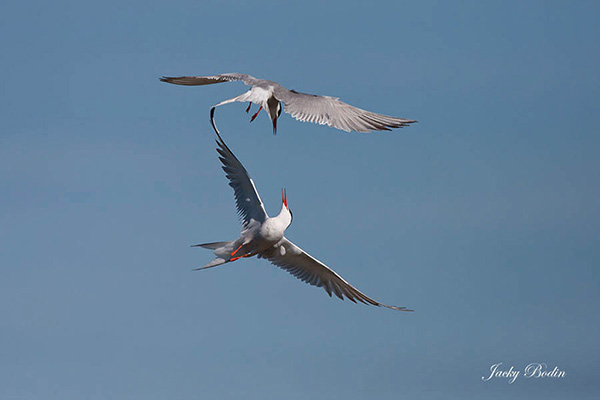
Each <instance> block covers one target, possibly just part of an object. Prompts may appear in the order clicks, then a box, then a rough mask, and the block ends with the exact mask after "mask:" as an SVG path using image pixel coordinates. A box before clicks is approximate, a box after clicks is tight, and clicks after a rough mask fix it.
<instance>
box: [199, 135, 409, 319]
mask: <svg viewBox="0 0 600 400" xmlns="http://www.w3.org/2000/svg"><path fill="white" fill-rule="evenodd" d="M212 125H213V128H214V130H215V132H216V134H217V137H218V140H217V141H216V142H217V145H218V148H217V152H218V153H219V159H220V160H221V163H223V170H224V171H225V175H226V176H227V178H228V179H229V186H231V187H232V188H233V191H234V194H235V201H236V206H237V210H238V213H239V215H240V217H241V219H242V225H243V226H242V232H241V235H240V237H239V238H238V239H237V240H235V241H232V242H214V243H203V244H198V245H195V246H194V247H203V248H205V249H210V250H213V252H214V254H215V256H216V258H215V259H214V260H213V261H211V262H209V263H208V264H206V265H205V266H204V267H201V268H197V269H196V270H202V269H206V268H212V267H216V266H218V265H222V264H225V263H229V262H233V261H236V260H239V259H240V258H244V257H252V256H258V258H265V259H267V260H269V261H270V262H272V263H273V264H275V265H276V266H278V267H280V268H282V269H284V270H286V271H288V272H289V273H290V274H292V275H294V276H295V277H296V278H298V279H300V280H302V281H304V282H306V283H309V284H311V285H314V286H318V287H322V288H323V289H325V291H326V292H327V293H328V294H329V296H331V294H332V293H333V294H335V295H336V296H337V297H339V298H340V299H342V300H343V299H344V297H346V298H348V299H350V300H351V301H353V302H354V303H356V301H357V300H358V301H360V302H362V303H365V304H371V305H374V306H379V307H387V308H391V309H393V310H399V311H412V310H408V309H407V308H406V307H395V306H388V305H386V304H383V303H379V302H378V301H375V300H373V299H372V298H370V297H368V296H367V295H365V294H363V293H361V292H360V291H359V290H358V289H356V288H355V287H354V286H352V285H351V284H349V283H348V282H346V281H345V280H344V279H343V278H342V277H341V276H339V275H338V274H337V273H335V271H333V270H332V269H330V268H328V267H327V266H326V265H325V264H323V263H322V262H320V261H319V260H317V259H316V258H314V257H312V256H311V255H310V254H308V253H306V252H305V251H304V250H302V249H301V248H300V247H298V246H296V245H295V244H294V243H292V242H290V241H289V240H288V239H286V237H285V236H284V232H285V230H286V228H287V227H288V226H290V224H291V223H292V212H291V211H290V209H289V207H288V203H287V194H286V191H285V189H284V190H282V202H283V204H282V206H281V211H280V212H279V215H277V216H276V217H269V216H268V215H267V212H266V211H265V207H264V205H263V202H262V200H261V199H260V196H259V194H258V191H257V190H256V187H255V186H254V181H252V179H251V178H250V176H249V175H248V172H247V171H246V169H245V168H244V166H243V165H242V163H241V162H240V161H239V160H238V159H237V158H236V156H235V155H233V153H232V152H231V150H230V149H229V147H227V145H226V144H225V142H224V141H223V139H222V138H221V135H220V134H219V131H218V129H217V127H216V126H215V124H214V123H213V124H212Z"/></svg>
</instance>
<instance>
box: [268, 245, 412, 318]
mask: <svg viewBox="0 0 600 400" xmlns="http://www.w3.org/2000/svg"><path fill="white" fill-rule="evenodd" d="M282 249H283V250H282ZM258 257H259V258H266V259H267V260H269V261H271V262H272V263H273V264H275V265H277V266H278V267H280V268H282V269H284V270H286V271H288V272H289V273H290V274H292V275H294V276H295V277H296V278H298V279H300V280H301V281H303V282H306V283H308V284H310V285H313V286H317V287H322V288H323V289H325V291H326V292H327V293H328V294H329V296H331V294H332V293H334V294H335V295H336V296H337V297H339V298H340V299H342V300H343V299H344V296H345V297H346V298H348V299H349V300H350V301H352V302H354V303H356V301H357V300H358V301H360V302H361V303H365V304H371V305H374V306H378V307H387V308H391V309H392V310H398V311H413V310H409V309H407V308H406V307H395V306H388V305H386V304H383V303H379V302H378V301H375V300H373V299H372V298H370V297H368V296H367V295H365V294H363V293H361V292H360V291H359V290H358V289H356V288H355V287H354V286H352V285H351V284H349V283H348V282H346V281H345V280H344V279H343V278H342V277H341V276H339V275H338V274H336V273H335V271H333V270H332V269H330V268H328V267H327V266H326V265H325V264H323V263H322V262H321V261H319V260H317V259H316V258H314V257H312V256H311V255H310V254H308V253H307V252H305V251H304V250H302V249H301V248H300V247H298V246H296V245H295V244H294V243H292V242H290V241H289V240H288V239H286V238H285V237H284V238H283V239H281V242H279V246H278V247H271V248H270V249H269V250H267V251H265V252H263V253H261V254H259V255H258Z"/></svg>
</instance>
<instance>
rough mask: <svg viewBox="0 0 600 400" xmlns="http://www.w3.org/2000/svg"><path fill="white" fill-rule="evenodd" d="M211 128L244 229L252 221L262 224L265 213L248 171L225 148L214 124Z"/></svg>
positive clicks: (265, 216) (227, 148) (265, 217)
mask: <svg viewBox="0 0 600 400" xmlns="http://www.w3.org/2000/svg"><path fill="white" fill-rule="evenodd" d="M211 121H212V119H211ZM213 128H214V130H215V133H216V134H217V138H218V139H217V140H216V142H217V145H218V147H217V152H218V153H219V160H221V163H223V171H225V176H226V177H227V179H229V186H231V187H232V188H233V192H234V195H235V204H236V207H237V210H238V214H239V215H240V217H241V218H242V220H243V226H244V228H246V227H247V226H248V224H250V221H252V220H255V221H257V222H260V223H262V222H264V221H265V219H267V212H266V211H265V206H264V204H263V202H262V200H261V199H260V195H259V194H258V191H257V190H256V186H254V181H253V180H252V178H250V175H249V174H248V171H246V168H244V166H243V165H242V163H241V162H240V160H238V159H237V157H236V156H235V155H233V153H232V152H231V150H230V149H229V147H227V145H226V144H225V142H224V141H223V138H222V137H221V135H219V131H218V130H217V127H216V126H215V125H214V123H213Z"/></svg>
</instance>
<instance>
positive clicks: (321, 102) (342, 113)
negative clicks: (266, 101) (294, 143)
mask: <svg viewBox="0 0 600 400" xmlns="http://www.w3.org/2000/svg"><path fill="white" fill-rule="evenodd" d="M275 97H276V98H277V100H279V101H281V102H283V105H284V107H283V110H284V111H285V112H286V113H288V114H290V115H291V116H292V117H294V118H296V119H297V120H299V121H308V122H314V123H317V124H320V125H328V126H332V127H334V128H337V129H342V130H344V131H346V132H350V131H351V130H353V131H356V132H370V131H389V130H390V128H402V127H403V126H407V125H408V124H412V123H413V122H417V121H415V120H411V119H404V118H396V117H390V116H387V115H382V114H376V113H372V112H370V111H366V110H363V109H360V108H357V107H353V106H351V105H350V104H346V103H344V102H343V101H340V100H339V99H337V98H336V97H329V96H317V95H314V94H307V93H300V92H296V91H295V90H288V89H286V88H284V87H283V86H281V85H278V86H277V87H276V88H275Z"/></svg>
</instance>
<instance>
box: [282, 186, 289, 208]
mask: <svg viewBox="0 0 600 400" xmlns="http://www.w3.org/2000/svg"><path fill="white" fill-rule="evenodd" d="M281 201H282V202H283V205H284V206H285V208H288V209H289V207H288V205H287V192H286V190H285V189H281Z"/></svg>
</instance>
